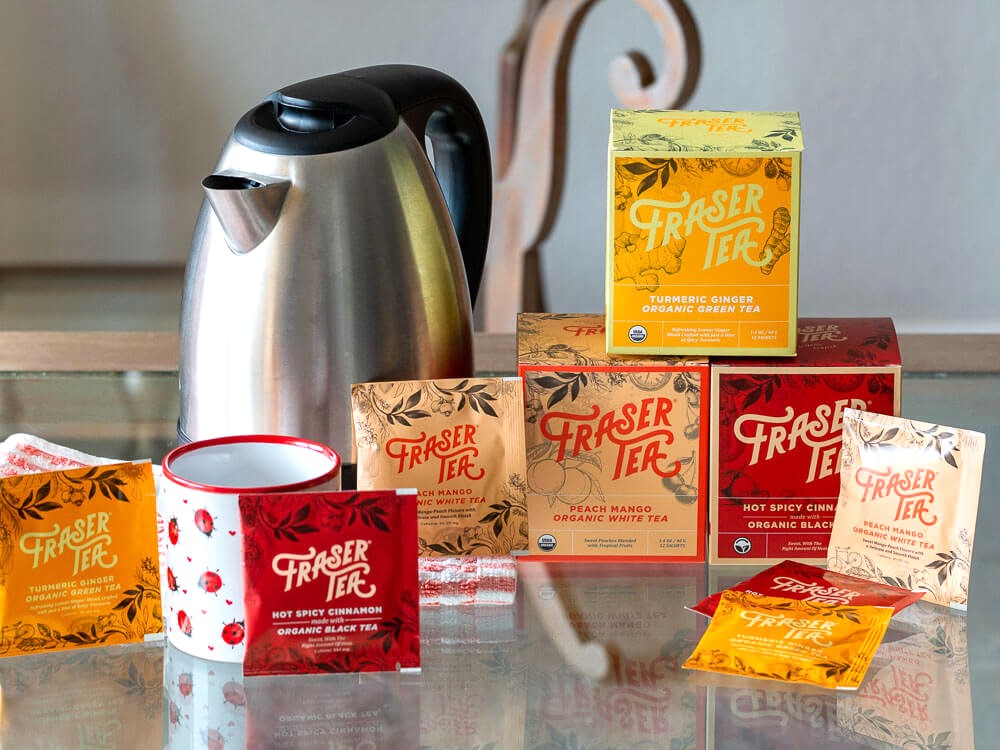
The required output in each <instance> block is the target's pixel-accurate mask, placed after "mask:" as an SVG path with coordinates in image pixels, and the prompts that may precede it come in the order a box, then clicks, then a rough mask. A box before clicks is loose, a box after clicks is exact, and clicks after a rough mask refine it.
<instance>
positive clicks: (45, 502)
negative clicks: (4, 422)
mask: <svg viewBox="0 0 1000 750" xmlns="http://www.w3.org/2000/svg"><path fill="white" fill-rule="evenodd" d="M0 583H2V585H0V656H15V655H18V654H27V653H35V652H39V651H57V650H62V649H69V648H81V647H86V646H99V645H106V644H113V643H130V642H134V641H142V640H143V639H144V637H145V636H146V634H148V633H159V632H161V631H162V629H163V621H162V613H161V609H160V588H159V568H158V564H157V546H156V488H155V485H154V483H153V472H152V466H151V464H150V463H149V462H148V461H145V462H140V463H121V464H113V465H105V466H90V467H84V468H79V469H70V470H67V471H53V472H46V473H41V474H22V475H18V476H12V477H6V478H4V479H0Z"/></svg>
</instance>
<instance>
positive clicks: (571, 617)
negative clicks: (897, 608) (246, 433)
mask: <svg viewBox="0 0 1000 750" xmlns="http://www.w3.org/2000/svg"><path fill="white" fill-rule="evenodd" d="M176 413H177V390H176V374H175V373H142V374H139V373H127V374H122V373H117V374H107V373H105V374H99V375H98V374H95V375H61V376H48V375H31V376H27V375H5V376H2V377H0V432H2V433H3V436H6V435H7V434H10V433H13V432H29V433H32V434H37V435H39V436H41V437H44V438H46V439H48V440H52V441H54V442H58V443H62V444H65V445H69V446H71V447H73V448H76V449H78V450H82V451H86V452H90V453H95V454H98V455H103V456H108V457H114V458H152V459H153V460H154V461H159V460H160V459H161V458H162V456H163V454H164V453H165V452H166V450H167V449H168V448H169V447H170V446H171V445H172V444H173V442H174V441H175V439H176V438H175V420H176ZM903 413H904V416H911V417H913V418H915V419H923V420H927V421H936V422H939V423H943V424H949V425H953V426H962V427H968V428H971V429H977V430H980V431H983V432H985V433H986V434H987V449H986V467H985V471H984V476H983V483H982V492H981V502H980V508H979V520H978V526H977V534H976V546H975V550H974V554H973V566H972V575H971V586H970V605H969V612H968V614H967V615H966V614H963V613H960V612H953V611H950V610H947V609H944V608H941V607H937V606H935V605H931V604H927V603H923V602H920V603H918V604H916V605H913V606H912V607H911V608H910V609H908V610H905V611H904V612H903V613H901V614H900V615H898V616H897V617H896V618H894V621H893V626H892V628H891V629H890V634H889V636H887V638H886V640H885V642H884V643H883V644H882V646H881V648H880V649H879V651H878V653H877V654H876V658H875V661H874V662H873V664H872V666H871V668H870V670H869V673H868V675H867V678H866V680H865V682H864V683H863V684H862V686H861V689H860V690H858V691H857V692H854V693H836V692H830V691H823V690H818V689H813V690H810V689H805V688H799V687H796V686H790V685H786V684H783V683H772V682H767V681H762V680H752V679H749V678H728V679H723V678H721V677H720V678H718V679H713V677H714V676H713V675H707V674H704V673H696V672H691V671H688V670H684V669H682V668H681V667H680V664H682V663H683V661H684V659H685V658H686V657H687V656H688V655H689V654H690V652H691V651H692V650H693V648H694V646H695V644H696V643H697V641H698V638H699V636H700V633H701V632H702V630H703V628H704V626H705V621H704V620H703V619H702V618H701V616H700V615H695V614H693V613H691V612H688V611H686V610H684V605H686V604H693V603H696V602H697V601H699V600H700V599H701V598H702V597H703V596H705V595H706V594H707V593H710V592H713V591H716V590H718V589H720V588H723V587H725V586H727V585H730V584H731V583H734V582H736V581H739V580H743V579H744V578H747V577H749V576H750V575H752V574H753V573H755V572H757V571H758V570H759V569H760V568H759V567H747V568H735V567H734V568H730V567H718V566H706V565H694V566H687V565H685V566H679V565H671V564H606V565H602V564H570V563H564V564H558V565H556V564H550V565H540V564H537V563H523V562H522V563H520V564H519V565H520V581H519V591H518V595H517V600H516V602H515V604H514V605H513V606H507V607H474V608H458V607H454V608H447V607H424V608H422V610H421V624H422V630H423V633H422V652H423V669H422V672H421V673H420V674H418V675H405V676H404V675H396V674H379V675H361V676H358V675H321V676H315V677H295V676H289V677H280V678H279V677H275V678H247V679H245V680H244V679H243V678H242V675H241V674H239V672H238V671H236V672H232V673H229V672H227V670H228V669H230V668H229V667H226V666H225V665H217V664H214V663H210V662H201V661H198V660H194V659H192V658H191V657H187V656H185V655H184V654H182V653H180V652H177V651H175V650H174V649H172V648H166V647H164V646H163V644H162V643H155V644H147V645H133V646H121V645H117V646H116V645H110V646H107V647H104V648H94V649H87V650H82V651H75V652H63V653H54V654H38V655H32V656H23V657H14V658H0V746H3V747H11V748H30V747H54V748H57V747H129V748H161V747H184V748H187V747H198V748H223V749H224V748H233V747H243V746H246V747H259V748H272V747H273V748H314V747H322V748H355V749H357V748H429V749H431V750H458V749H459V748H461V749H462V750H471V749H472V748H478V750H487V748H492V750H504V749H505V748H513V749H515V750H516V749H518V748H530V749H531V750H560V749H562V750H570V749H574V750H609V749H610V748H621V749H622V750H625V749H626V748H627V749H628V750H654V749H655V748H663V749H664V750H687V749H688V748H692V749H694V750H699V749H700V748H710V749H716V748H718V749H722V748H726V749H727V750H728V749H729V748H732V749H733V750H735V749H736V748H761V749H763V748H768V749H771V748H803V747H805V748H809V750H821V749H822V748H834V747H836V748H862V747H863V748H897V747H905V748H908V750H910V749H913V748H937V749H938V750H943V749H944V748H952V749H953V750H964V749H965V748H972V747H973V746H974V745H973V734H972V731H973V728H974V729H975V734H976V735H978V737H979V740H980V743H979V746H980V747H981V748H982V747H991V746H993V745H994V744H996V743H995V738H997V737H1000V712H998V711H997V710H996V707H997V705H1000V648H998V645H1000V642H998V640H997V635H996V634H997V628H996V622H997V620H998V618H1000V586H998V584H997V581H998V580H1000V576H998V575H997V573H998V572H1000V503H998V502H997V499H998V498H997V492H998V488H1000V461H998V460H997V459H996V457H995V456H996V450H997V445H1000V378H998V377H997V376H995V375H972V376H955V375H949V376H919V377H907V378H904V386H903ZM185 675H186V676H185ZM199 686H203V687H199ZM185 691H186V692H187V695H185Z"/></svg>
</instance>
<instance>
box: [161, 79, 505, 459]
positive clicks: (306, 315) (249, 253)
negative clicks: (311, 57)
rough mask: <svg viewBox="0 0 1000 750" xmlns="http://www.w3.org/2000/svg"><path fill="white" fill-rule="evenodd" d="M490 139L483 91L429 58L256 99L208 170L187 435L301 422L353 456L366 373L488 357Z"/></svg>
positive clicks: (435, 372)
mask: <svg viewBox="0 0 1000 750" xmlns="http://www.w3.org/2000/svg"><path fill="white" fill-rule="evenodd" d="M427 140H430V142H431V143H432V144H433V156H434V164H433V165H432V163H431V161H430V160H429V159H428V156H427V153H426V149H427V146H426V141H427ZM488 154H489V149H488V145H487V144H486V137H485V131H484V129H483V127H482V122H481V119H479V113H478V110H476V108H475V105H474V104H473V103H472V101H471V99H470V98H469V97H468V94H467V93H465V92H464V90H463V89H461V87H459V86H458V84H457V83H455V82H454V81H453V80H452V79H450V78H448V77H447V76H445V75H444V74H442V73H438V72H437V71H431V70H429V69H426V68H417V67H413V66H378V67H375V68H365V69H360V70H358V71H349V72H348V73H343V74H337V75H334V76H326V77H324V78H320V79H313V80H312V81H307V82H303V83H302V84H295V85H293V86H290V87H286V88H285V89H282V90H281V91H279V92H276V93H275V94H273V95H272V96H271V98H270V99H269V100H268V101H266V102H264V103H263V104H262V105H260V106H259V107H257V108H255V109H254V110H251V111H250V112H248V113H247V114H246V115H245V116H244V117H243V118H242V119H241V120H240V122H239V123H238V124H237V126H236V128H235V129H234V131H233V135H232V136H231V137H230V139H229V141H228V142H227V144H226V145H225V147H224V149H223V152H222V155H221V157H220V159H219V162H218V165H217V167H216V170H215V172H214V173H213V174H212V175H210V176H209V177H207V178H205V180H204V181H203V186H204V189H205V192H206V200H205V202H204V204H203V206H202V209H201V213H200V215H199V218H198V222H197V225H196V228H195V233H194V239H193V241H192V248H191V254H190V257H189V260H188V266H187V271H186V278H185V286H184V294H183V299H182V306H181V352H180V391H181V400H180V404H181V413H180V419H179V422H178V436H179V438H180V439H181V440H182V441H187V440H194V439H205V438H211V437H218V436H222V435H233V434H254V433H270V434H284V435H294V436H297V437H305V438H309V439H312V440H317V441H320V442H323V443H326V444H327V445H330V446H331V447H333V448H334V449H335V450H336V451H337V452H338V453H339V454H340V455H341V456H342V457H343V458H344V460H345V461H347V462H348V463H349V462H351V461H352V453H353V447H352V417H351V409H350V387H351V385H352V384H353V383H361V382H368V381H372V380H410V379H430V378H444V377H463V376H469V375H471V374H472V371H473V362H472V299H473V296H474V295H475V291H476V289H477V287H478V282H479V276H480V275H481V273H482V267H483V262H484V260H485V252H486V241H487V237H488V234H489V212H490V198H489V196H490V190H491V182H492V181H491V178H490V170H489V155H488Z"/></svg>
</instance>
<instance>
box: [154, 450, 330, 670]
mask: <svg viewBox="0 0 1000 750" xmlns="http://www.w3.org/2000/svg"><path fill="white" fill-rule="evenodd" d="M339 488H340V457H339V456H338V455H337V454H336V453H335V452H334V451H333V450H332V449H331V448H329V447H327V446H325V445H322V444H320V443H316V442H313V441H311V440H305V439H301V438H294V437H285V436H280V435H238V436H232V437H221V438H213V439H210V440H201V441H197V442H193V443H188V444H186V445H182V446H180V447H178V448H175V449H174V450H172V451H171V452H170V453H168V454H167V455H166V457H165V458H164V459H163V481H162V482H161V483H160V490H159V494H158V496H157V503H156V505H157V508H156V510H157V515H158V516H159V519H158V520H159V526H160V529H161V533H162V534H163V536H164V538H163V539H161V540H160V549H161V550H162V555H163V560H161V565H160V568H161V571H162V577H163V580H162V581H161V585H160V590H161V592H162V597H163V622H164V629H165V630H166V634H167V640H168V641H169V642H170V643H171V644H172V645H173V646H174V647H176V648H178V649H180V650H181V651H184V652H185V653H187V654H191V655H193V656H198V657H201V658H203V659H211V660H213V661H224V662H238V663H242V662H243V656H244V653H245V651H246V633H245V622H246V616H245V609H244V605H243V592H244V586H243V534H242V532H241V531H240V509H239V497H240V495H251V494H252V495H257V494H265V493H281V492H298V491H302V490H330V489H339Z"/></svg>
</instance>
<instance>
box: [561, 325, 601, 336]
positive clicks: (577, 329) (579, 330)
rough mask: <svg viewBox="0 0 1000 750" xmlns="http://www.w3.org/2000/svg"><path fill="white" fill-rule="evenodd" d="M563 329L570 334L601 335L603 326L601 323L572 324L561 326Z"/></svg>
mask: <svg viewBox="0 0 1000 750" xmlns="http://www.w3.org/2000/svg"><path fill="white" fill-rule="evenodd" d="M563 330H564V331H566V333H568V334H569V335H570V336H603V335H604V331H605V328H604V326H603V325H590V326H584V325H573V326H563Z"/></svg>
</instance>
